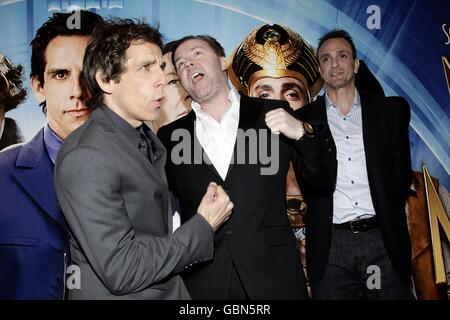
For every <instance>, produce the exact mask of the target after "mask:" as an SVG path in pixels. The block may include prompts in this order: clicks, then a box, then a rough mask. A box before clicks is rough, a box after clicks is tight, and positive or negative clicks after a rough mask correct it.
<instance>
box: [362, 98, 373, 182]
mask: <svg viewBox="0 0 450 320" xmlns="http://www.w3.org/2000/svg"><path fill="white" fill-rule="evenodd" d="M360 98H361V113H362V131H363V141H364V151H365V154H366V166H367V174H368V176H369V181H371V177H372V173H373V172H372V168H373V167H374V166H373V161H374V160H375V159H376V155H375V150H376V149H375V148H374V143H376V129H377V128H376V125H377V121H376V118H377V114H376V113H374V112H373V111H375V110H376V108H374V106H373V105H372V102H371V100H370V99H367V97H366V96H364V95H361V94H360Z"/></svg>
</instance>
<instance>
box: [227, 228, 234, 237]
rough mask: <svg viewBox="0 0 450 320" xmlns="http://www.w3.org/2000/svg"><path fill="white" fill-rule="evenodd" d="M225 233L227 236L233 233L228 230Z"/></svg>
mask: <svg viewBox="0 0 450 320" xmlns="http://www.w3.org/2000/svg"><path fill="white" fill-rule="evenodd" d="M225 233H226V235H227V236H232V235H233V234H234V231H233V230H230V229H228V230H227V231H226V232H225Z"/></svg>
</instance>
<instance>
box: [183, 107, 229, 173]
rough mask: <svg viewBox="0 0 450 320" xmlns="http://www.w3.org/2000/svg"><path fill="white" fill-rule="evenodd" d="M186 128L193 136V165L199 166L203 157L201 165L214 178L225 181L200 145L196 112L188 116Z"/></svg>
mask: <svg viewBox="0 0 450 320" xmlns="http://www.w3.org/2000/svg"><path fill="white" fill-rule="evenodd" d="M186 120H187V122H186V127H185V129H186V130H187V131H188V132H189V133H190V136H191V146H192V149H191V163H193V164H197V163H198V159H197V158H198V157H200V156H201V164H202V166H203V167H204V168H205V169H206V170H208V171H209V172H210V173H212V174H213V175H214V176H216V178H217V179H220V181H223V179H222V177H221V176H220V174H219V172H217V170H216V168H215V167H214V165H213V164H212V161H211V159H209V157H208V154H207V153H206V151H205V150H204V149H203V147H202V145H201V144H200V141H199V140H198V138H197V130H196V129H195V124H196V121H197V116H196V115H195V112H194V111H191V112H190V113H189V114H188V115H187V116H186Z"/></svg>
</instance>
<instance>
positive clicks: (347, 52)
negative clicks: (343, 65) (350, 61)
mask: <svg viewBox="0 0 450 320" xmlns="http://www.w3.org/2000/svg"><path fill="white" fill-rule="evenodd" d="M338 53H346V54H350V51H348V50H346V49H343V50H339V51H338Z"/></svg>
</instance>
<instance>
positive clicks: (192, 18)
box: [0, 0, 450, 190]
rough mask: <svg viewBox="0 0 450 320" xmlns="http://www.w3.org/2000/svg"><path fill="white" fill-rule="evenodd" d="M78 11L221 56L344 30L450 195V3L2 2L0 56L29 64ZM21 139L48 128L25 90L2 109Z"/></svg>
mask: <svg viewBox="0 0 450 320" xmlns="http://www.w3.org/2000/svg"><path fill="white" fill-rule="evenodd" d="M75 7H78V8H83V9H88V10H91V11H94V12H97V13H99V14H101V15H102V16H105V17H109V16H110V17H122V18H145V19H146V21H147V22H150V23H152V24H155V23H159V24H160V30H161V32H162V33H163V35H164V37H165V39H164V40H165V41H166V42H167V41H171V40H175V39H178V38H180V37H182V36H185V35H188V34H210V35H212V36H213V37H215V38H217V39H218V40H219V42H221V43H222V45H223V46H224V48H225V50H226V53H227V54H230V53H231V52H232V50H233V49H234V48H235V47H236V46H237V45H238V44H239V43H240V42H241V40H242V39H243V38H244V37H245V36H246V35H247V34H248V32H249V31H250V30H251V29H253V28H254V27H256V26H257V25H260V24H264V23H269V22H273V23H278V24H282V25H286V26H289V27H291V28H292V29H294V30H295V31H297V32H298V33H299V34H300V35H301V36H302V37H303V38H304V39H305V40H306V41H307V42H309V43H310V44H312V45H313V46H317V41H318V38H319V37H320V36H321V35H322V34H324V33H325V32H327V31H329V30H331V29H333V28H343V29H346V30H347V31H348V32H349V33H350V34H351V35H352V36H353V38H354V40H355V44H356V47H357V49H358V55H359V57H360V58H362V59H364V60H365V61H366V63H367V65H368V66H369V68H370V69H371V70H372V71H373V72H374V73H375V75H376V76H377V78H378V79H379V80H380V82H381V84H382V86H383V88H384V90H385V92H386V94H387V95H401V96H404V97H405V98H406V99H407V100H408V102H409V104H410V106H411V111H412V112H411V114H412V118H411V124H410V141H411V154H412V161H413V168H414V169H416V170H420V169H421V166H422V165H423V164H426V165H427V166H428V168H429V170H430V173H431V174H432V175H433V176H435V177H437V178H439V180H440V182H441V184H443V185H444V186H445V187H446V188H447V189H448V190H450V177H449V173H450V157H449V154H450V119H449V118H450V86H449V83H448V81H449V79H448V78H447V79H446V75H447V77H450V1H446V0H415V1H414V0H401V1H399V0H392V1H391V0H350V1H349V0H109V1H108V0H82V1H80V0H78V1H74V0H70V1H69V0H34V1H33V0H0V51H1V52H3V53H4V54H6V55H7V56H8V57H9V58H11V60H12V61H13V62H14V63H20V64H22V65H23V66H24V67H25V76H24V78H25V79H26V82H27V87H28V88H29V84H28V75H29V71H30V67H29V65H30V50H29V43H30V41H31V39H32V38H33V36H34V33H35V31H36V29H37V28H38V27H39V26H40V25H41V24H42V23H43V22H44V21H45V20H46V19H47V18H48V17H49V15H51V13H52V12H56V11H64V12H66V11H67V10H70V9H72V8H75ZM8 115H9V116H10V117H12V118H14V119H16V120H17V122H18V124H19V126H20V128H21V130H22V132H23V134H24V136H25V139H26V140H29V139H30V138H31V137H32V136H33V135H34V134H35V133H36V132H37V131H38V130H39V128H40V127H41V126H42V125H43V123H44V122H45V118H44V115H43V114H42V111H41V110H40V108H39V107H38V104H37V102H36V100H35V99H34V97H33V95H32V92H31V90H30V89H29V97H28V99H27V101H26V103H24V104H23V105H22V106H20V107H19V108H18V109H16V110H14V111H12V112H10V113H8Z"/></svg>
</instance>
